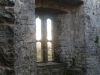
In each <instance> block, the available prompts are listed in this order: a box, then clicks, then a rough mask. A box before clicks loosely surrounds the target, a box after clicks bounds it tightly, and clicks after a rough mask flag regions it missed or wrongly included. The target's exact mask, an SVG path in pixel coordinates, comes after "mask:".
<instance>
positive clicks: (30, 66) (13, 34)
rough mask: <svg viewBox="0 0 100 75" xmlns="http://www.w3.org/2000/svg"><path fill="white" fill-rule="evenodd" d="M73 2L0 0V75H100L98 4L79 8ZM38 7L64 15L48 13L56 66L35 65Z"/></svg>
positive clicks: (87, 0)
mask: <svg viewBox="0 0 100 75" xmlns="http://www.w3.org/2000/svg"><path fill="white" fill-rule="evenodd" d="M45 1H46V2H45ZM74 1H75V2H73V1H69V0H66V1H65V0H58V1H57V0H51V1H50V0H49V1H48V0H43V1H41V0H0V75H68V74H70V75H100V71H99V69H100V1H99V0H81V1H82V2H83V4H81V5H79V6H78V3H80V0H74ZM78 1H79V2H78ZM35 2H37V3H35ZM38 2H40V3H39V4H38ZM47 2H51V4H50V3H47ZM66 2H69V3H70V4H68V3H66ZM62 3H63V4H62ZM64 3H65V4H64ZM74 3H75V4H74ZM52 4H53V5H52ZM54 4H55V5H54ZM66 4H68V5H70V6H71V4H72V6H73V5H77V7H75V6H74V7H75V8H74V7H71V8H70V6H68V5H66ZM39 7H42V8H45V10H46V9H48V8H50V7H51V9H54V10H55V11H56V9H58V10H59V11H63V12H67V13H56V14H54V12H55V11H54V10H53V13H52V12H51V14H53V19H52V20H53V24H54V28H55V30H54V31H55V32H54V38H55V39H54V52H55V54H57V55H58V56H56V57H59V58H57V59H58V60H59V62H52V64H51V63H48V62H47V63H37V60H36V46H35V45H36V39H35V34H36V33H35V31H36V26H35V15H36V14H35V11H36V10H35V9H36V8H39ZM43 12H44V11H43ZM46 12H47V11H45V12H44V13H45V14H44V17H45V15H47V14H46ZM56 12H57V11H56ZM51 17H52V16H51ZM56 57H54V58H56Z"/></svg>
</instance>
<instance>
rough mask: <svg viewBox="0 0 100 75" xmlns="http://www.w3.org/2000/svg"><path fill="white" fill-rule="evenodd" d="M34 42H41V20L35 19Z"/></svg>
mask: <svg viewBox="0 0 100 75" xmlns="http://www.w3.org/2000/svg"><path fill="white" fill-rule="evenodd" d="M36 40H41V20H40V18H37V19H36Z"/></svg>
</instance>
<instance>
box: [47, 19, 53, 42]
mask: <svg viewBox="0 0 100 75" xmlns="http://www.w3.org/2000/svg"><path fill="white" fill-rule="evenodd" d="M51 30H52V25H51V20H50V19H47V39H48V40H52V33H51Z"/></svg>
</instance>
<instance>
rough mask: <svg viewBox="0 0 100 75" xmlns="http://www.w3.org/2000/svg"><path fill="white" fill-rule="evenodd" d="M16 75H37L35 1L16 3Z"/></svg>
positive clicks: (24, 0)
mask: <svg viewBox="0 0 100 75" xmlns="http://www.w3.org/2000/svg"><path fill="white" fill-rule="evenodd" d="M14 11H15V17H16V21H15V24H14V42H15V44H14V48H15V52H16V54H17V57H16V62H15V64H14V67H15V75H36V74H37V67H36V65H37V64H36V62H37V61H36V46H35V45H36V38H35V31H36V30H35V0H16V1H15V8H14Z"/></svg>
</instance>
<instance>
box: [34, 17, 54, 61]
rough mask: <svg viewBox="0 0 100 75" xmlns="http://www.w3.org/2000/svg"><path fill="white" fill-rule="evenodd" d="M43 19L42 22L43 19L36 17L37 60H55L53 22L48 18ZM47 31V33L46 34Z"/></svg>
mask: <svg viewBox="0 0 100 75" xmlns="http://www.w3.org/2000/svg"><path fill="white" fill-rule="evenodd" d="M42 21H43V22H42V23H41V19H40V18H36V40H37V42H36V49H37V62H47V61H52V60H53V58H52V56H53V51H52V50H53V49H52V22H51V20H50V19H46V21H45V20H43V19H42ZM45 22H47V23H45ZM44 26H46V27H44ZM46 28H47V29H46ZM45 32H46V33H47V34H45ZM41 36H43V38H41ZM46 38H47V39H46Z"/></svg>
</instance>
